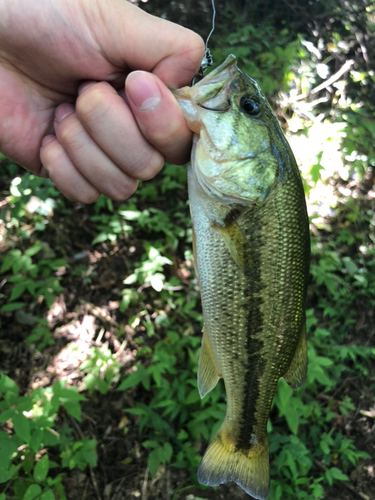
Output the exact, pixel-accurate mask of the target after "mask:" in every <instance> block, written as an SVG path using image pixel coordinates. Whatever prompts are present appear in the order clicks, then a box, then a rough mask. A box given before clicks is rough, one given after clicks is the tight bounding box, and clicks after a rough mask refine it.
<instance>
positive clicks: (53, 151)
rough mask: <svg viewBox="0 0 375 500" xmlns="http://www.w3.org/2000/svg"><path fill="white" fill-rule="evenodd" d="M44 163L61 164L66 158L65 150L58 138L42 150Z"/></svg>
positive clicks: (47, 164)
mask: <svg viewBox="0 0 375 500" xmlns="http://www.w3.org/2000/svg"><path fill="white" fill-rule="evenodd" d="M40 157H41V160H42V163H43V164H45V165H46V166H53V165H56V164H60V163H61V161H62V160H64V159H65V152H64V149H63V148H62V146H61V144H59V142H58V141H57V140H54V141H51V142H50V143H48V144H47V145H46V146H44V148H43V149H42V150H41V152H40Z"/></svg>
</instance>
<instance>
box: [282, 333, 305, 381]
mask: <svg viewBox="0 0 375 500" xmlns="http://www.w3.org/2000/svg"><path fill="white" fill-rule="evenodd" d="M306 376H307V344H306V325H304V326H303V328H302V332H301V335H300V338H299V341H298V344H297V348H296V352H295V353H294V357H293V359H292V362H291V364H290V366H289V368H288V370H287V371H286V373H285V375H284V379H285V380H286V381H287V382H288V384H289V385H290V386H291V387H292V389H298V388H299V387H302V386H303V384H304V383H305V382H306Z"/></svg>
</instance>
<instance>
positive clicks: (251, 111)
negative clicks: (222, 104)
mask: <svg viewBox="0 0 375 500" xmlns="http://www.w3.org/2000/svg"><path fill="white" fill-rule="evenodd" d="M240 108H241V110H242V111H244V112H245V113H246V114H247V115H250V116H257V115H259V113H260V110H261V107H260V103H259V100H258V99H257V98H256V97H253V96H249V95H243V96H242V97H241V100H240Z"/></svg>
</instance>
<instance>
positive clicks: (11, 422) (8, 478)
mask: <svg viewBox="0 0 375 500" xmlns="http://www.w3.org/2000/svg"><path fill="white" fill-rule="evenodd" d="M83 400H85V398H84V397H83V396H82V395H81V394H79V393H78V392H77V391H76V390H74V389H73V388H65V387H64V384H62V383H61V382H60V381H58V382H56V383H55V384H54V386H53V387H49V388H47V389H43V390H42V389H34V390H33V391H32V392H31V393H30V394H29V395H28V396H20V395H19V388H18V387H17V385H16V384H15V383H14V382H13V381H12V380H11V379H10V378H9V377H7V376H6V375H4V374H2V375H1V377H0V412H1V413H0V423H2V424H4V425H5V427H4V429H5V430H2V431H0V440H1V456H0V483H6V488H10V487H11V488H12V489H13V491H14V498H23V499H32V498H36V497H39V498H41V499H43V500H51V499H54V498H55V496H56V495H59V498H62V499H65V498H66V496H65V492H64V487H63V485H62V482H61V480H62V478H63V473H62V472H60V473H58V474H55V473H54V471H53V469H56V468H59V470H61V469H63V468H69V469H73V468H75V467H77V468H79V469H84V468H85V467H86V465H87V464H90V465H91V466H95V465H96V460H97V457H96V452H95V450H94V448H95V444H96V443H95V441H93V440H89V439H87V438H86V437H84V438H83V439H81V440H78V441H77V440H76V439H74V437H73V436H72V429H71V428H69V427H66V428H61V429H59V430H58V431H57V430H56V428H55V420H56V417H57V414H58V412H59V409H60V407H62V408H63V409H64V410H65V412H66V413H67V415H70V416H71V417H72V418H74V419H76V420H78V421H80V420H81V406H80V401H83ZM54 449H57V453H58V456H59V458H60V460H61V462H60V463H58V462H56V461H54V460H51V457H52V456H53V455H55V454H56V452H54ZM4 492H5V490H4Z"/></svg>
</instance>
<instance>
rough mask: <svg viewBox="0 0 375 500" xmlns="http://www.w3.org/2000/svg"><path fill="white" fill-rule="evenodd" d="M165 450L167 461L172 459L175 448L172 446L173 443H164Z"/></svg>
mask: <svg viewBox="0 0 375 500" xmlns="http://www.w3.org/2000/svg"><path fill="white" fill-rule="evenodd" d="M163 451H164V459H165V461H166V462H169V461H170V459H171V458H172V455H173V448H172V445H171V443H168V442H167V443H164V446H163Z"/></svg>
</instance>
